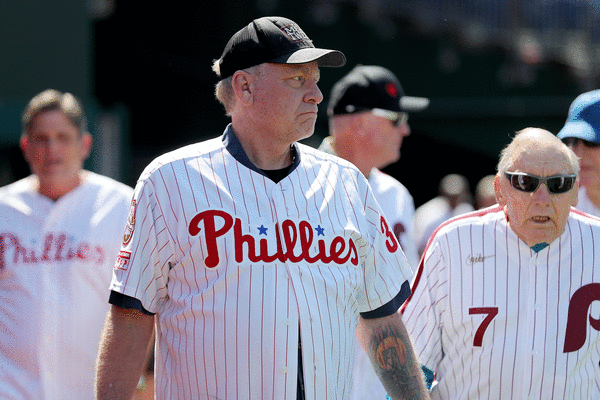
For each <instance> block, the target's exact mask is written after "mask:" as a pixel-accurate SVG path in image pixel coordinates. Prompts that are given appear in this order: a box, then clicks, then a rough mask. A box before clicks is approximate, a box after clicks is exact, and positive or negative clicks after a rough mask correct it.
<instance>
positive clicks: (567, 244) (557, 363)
mask: <svg viewBox="0 0 600 400" xmlns="http://www.w3.org/2000/svg"><path fill="white" fill-rule="evenodd" d="M599 245H600V221H599V220H598V219H596V218H593V217H590V216H587V215H585V214H583V213H581V212H579V211H577V210H575V209H572V212H571V214H570V217H569V219H568V222H567V226H566V229H565V232H564V233H563V235H562V236H560V237H559V238H558V239H556V240H555V241H554V242H552V243H551V244H550V245H549V246H548V247H546V248H545V249H543V250H541V251H539V252H538V253H536V252H534V251H533V250H531V249H530V248H529V247H528V246H527V245H526V244H525V243H524V242H523V241H522V240H520V239H519V238H518V237H517V236H516V235H515V233H514V232H513V231H512V230H511V229H510V228H509V227H508V225H507V223H506V218H505V216H504V212H503V211H502V210H501V208H500V207H499V206H494V207H491V208H488V209H484V210H482V211H478V212H474V213H471V214H467V215H465V216H460V217H457V218H455V219H453V220H451V221H450V222H448V223H446V224H443V225H442V226H441V227H440V228H439V229H438V230H437V231H436V232H435V233H434V235H433V236H432V239H431V240H430V242H429V244H428V248H427V250H426V254H425V256H424V258H423V260H422V261H421V265H420V267H419V271H418V272H417V276H416V278H415V281H414V282H413V296H412V297H411V298H410V299H409V300H408V302H407V303H405V305H404V306H403V308H402V311H403V313H404V314H403V319H404V321H405V324H406V326H407V329H408V330H409V332H410V334H411V336H412V338H413V339H414V343H415V352H416V353H417V356H418V357H419V358H420V361H421V362H422V363H423V364H425V365H427V366H428V367H430V368H432V369H433V370H434V371H435V372H436V374H437V380H438V381H439V384H438V386H437V388H436V389H435V390H434V392H433V396H432V398H434V399H544V400H545V399H574V400H575V399H600V365H599V362H600V323H598V322H597V321H596V320H598V318H600V284H599V283H598V282H600V254H598V251H597V249H598V248H599V247H598V246H599ZM579 289H582V291H583V292H586V293H587V300H586V301H587V302H586V301H581V298H582V296H580V295H577V291H578V290H579ZM582 291H580V292H579V293H582ZM574 310H576V311H574ZM588 317H589V320H588ZM594 321H596V322H594ZM573 326H577V327H578V329H576V330H575V331H577V332H575V331H569V333H567V331H568V327H573ZM575 333H576V334H575ZM582 335H583V342H582V343H581V346H580V347H579V348H577V346H578V345H575V346H573V344H574V343H576V342H577V339H582ZM568 346H571V347H572V349H569V350H567V347H568Z"/></svg>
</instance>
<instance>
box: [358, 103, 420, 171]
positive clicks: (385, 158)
mask: <svg viewBox="0 0 600 400" xmlns="http://www.w3.org/2000/svg"><path fill="white" fill-rule="evenodd" d="M392 114H394V113H392ZM361 116H362V119H361V126H360V129H361V131H362V134H363V135H364V137H363V140H362V143H363V144H364V148H362V149H361V150H362V151H363V152H364V153H365V154H368V155H370V156H371V157H372V158H373V160H374V162H373V164H374V165H377V168H384V167H386V166H388V165H390V164H393V163H395V162H396V161H398V160H399V159H400V148H401V147H402V142H403V140H404V138H405V137H407V136H408V135H410V127H409V126H408V123H407V122H405V123H401V124H398V125H396V124H395V123H394V121H393V120H392V118H390V117H385V116H382V115H376V114H373V113H372V112H371V111H365V112H362V113H361Z"/></svg>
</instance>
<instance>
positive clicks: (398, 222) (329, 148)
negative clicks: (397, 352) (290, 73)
mask: <svg viewBox="0 0 600 400" xmlns="http://www.w3.org/2000/svg"><path fill="white" fill-rule="evenodd" d="M332 143H333V137H332V136H328V137H326V138H325V139H324V140H323V142H322V143H321V145H320V146H319V150H322V151H325V152H327V153H329V154H334V155H335V150H334V149H333V145H332ZM368 181H369V185H371V189H373V195H374V196H375V198H376V199H377V202H378V203H379V205H380V206H381V209H382V210H383V213H384V214H385V218H386V219H387V220H388V222H389V223H390V226H391V227H392V230H393V232H394V234H395V235H396V237H397V238H398V241H399V243H400V246H401V247H402V251H403V252H404V255H405V256H406V259H407V260H408V262H409V264H410V266H411V267H412V268H416V266H417V264H418V262H419V256H418V253H417V243H416V241H415V237H414V230H413V219H414V216H415V204H414V201H413V198H412V196H411V194H410V192H409V191H408V189H407V188H406V187H405V186H404V185H403V184H402V183H400V182H399V181H398V180H397V179H395V178H393V177H392V176H390V175H388V174H386V173H383V172H381V171H380V170H379V169H377V168H373V169H372V170H371V172H370V173H369V178H368ZM355 348H356V349H355V356H354V369H353V381H354V382H353V385H352V390H351V394H350V399H351V400H371V399H377V398H379V399H385V395H386V390H385V388H384V387H383V384H382V383H381V381H380V380H379V377H378V376H377V374H376V373H375V370H374V369H373V367H372V366H371V360H370V359H369V356H367V354H366V353H365V351H364V350H363V348H362V346H361V345H360V343H359V342H358V341H357V342H356V345H355Z"/></svg>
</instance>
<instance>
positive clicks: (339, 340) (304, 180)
mask: <svg viewBox="0 0 600 400" xmlns="http://www.w3.org/2000/svg"><path fill="white" fill-rule="evenodd" d="M232 141H235V142H236V143H237V139H236V138H235V136H233V133H232V131H231V129H230V127H228V129H226V131H225V135H224V136H223V137H222V138H216V139H211V140H208V141H205V142H202V143H198V144H195V145H190V146H187V147H184V148H182V149H179V150H176V151H174V152H171V153H168V154H166V155H164V156H161V157H159V158H158V159H156V160H155V161H154V162H153V163H151V164H150V165H149V166H148V167H147V168H146V170H145V171H144V172H143V174H142V176H141V177H140V180H139V181H138V184H137V186H136V189H135V195H134V201H135V204H134V206H135V207H134V209H135V213H134V214H130V217H129V224H128V228H127V229H126V234H125V239H124V246H123V247H122V250H121V252H120V255H119V260H118V261H117V264H116V266H115V273H114V277H113V282H112V284H111V289H112V290H114V291H117V292H120V293H123V294H125V295H128V296H131V297H134V298H137V299H139V300H140V301H141V303H142V305H143V307H144V308H145V309H146V310H148V311H150V312H153V313H156V314H157V325H156V328H157V329H156V334H157V348H156V363H155V371H156V395H157V398H165V399H167V398H169V399H175V398H176V399H209V398H210V399H236V398H237V399H295V398H296V382H297V366H298V330H299V329H298V326H300V331H301V332H300V333H301V337H302V352H303V367H304V379H305V393H306V398H307V399H345V398H347V396H348V391H349V387H350V383H351V382H350V381H351V366H352V358H353V351H354V342H355V329H356V326H357V323H358V318H359V312H366V311H369V310H374V309H377V308H379V307H380V306H382V305H384V304H386V303H388V302H389V301H390V300H391V299H393V298H394V297H395V296H397V294H398V293H400V291H401V287H402V284H403V283H405V282H406V281H407V279H410V277H411V276H412V273H411V270H410V268H409V266H408V264H407V263H406V259H405V257H404V255H403V253H402V250H401V249H400V247H399V246H398V244H397V241H396V239H395V237H394V235H393V233H392V232H391V230H390V228H388V226H387V222H386V221H385V219H384V218H383V217H382V216H381V214H382V213H381V211H380V209H379V205H378V204H377V202H376V201H375V199H374V197H373V196H372V194H371V192H370V189H369V186H368V184H367V181H366V180H365V179H364V177H363V176H362V175H361V174H360V172H359V171H358V170H357V169H356V168H355V167H354V166H352V165H351V164H349V163H347V162H346V161H344V160H341V159H338V158H337V157H333V156H330V155H327V154H325V153H323V152H320V151H317V150H314V149H312V148H310V147H307V146H304V145H301V144H296V145H295V147H296V149H297V156H296V161H295V163H296V165H297V166H296V167H295V168H294V169H293V170H292V171H291V172H290V174H289V175H288V176H287V177H286V178H285V179H283V180H282V181H280V182H279V183H274V182H273V181H271V180H270V179H268V178H266V177H265V176H264V175H263V174H262V173H260V172H259V170H257V169H256V167H253V166H251V164H250V163H249V161H248V160H247V157H246V156H245V154H243V151H242V152H241V153H240V152H239V149H241V147H239V149H237V150H236V148H235V147H236V146H232V145H231V143H232ZM238 146H239V143H238ZM232 151H233V154H232ZM406 285H408V284H406Z"/></svg>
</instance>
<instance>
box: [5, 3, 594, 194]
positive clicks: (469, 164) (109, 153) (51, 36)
mask: <svg viewBox="0 0 600 400" xmlns="http://www.w3.org/2000/svg"><path fill="white" fill-rule="evenodd" d="M264 15H282V16H286V17H288V18H291V19H293V20H295V21H296V22H298V23H299V24H300V26H301V27H302V28H303V29H304V30H305V31H306V32H307V34H308V35H309V36H310V38H311V39H313V41H314V42H315V43H316V44H317V46H319V47H329V48H335V49H339V50H342V51H343V52H344V53H345V54H346V56H347V58H348V64H347V65H346V66H345V67H343V68H340V69H325V70H323V71H322V75H321V76H322V80H321V89H322V91H323V94H324V96H325V102H327V100H328V97H329V91H330V89H331V86H332V85H333V83H334V82H335V81H336V80H337V79H339V78H340V77H341V76H342V75H343V74H345V73H346V72H347V71H349V70H350V69H351V68H352V67H353V66H354V65H356V64H380V65H383V66H385V67H387V68H389V69H391V70H392V71H394V73H395V74H396V75H397V76H398V77H399V78H400V81H401V83H402V85H403V87H404V90H405V92H406V93H407V94H408V95H415V96H426V97H429V98H430V99H431V105H430V107H429V109H428V110H426V111H425V112H422V113H420V114H415V115H412V116H411V120H410V125H411V128H412V132H413V133H412V135H411V136H410V137H409V138H407V139H406V140H405V142H404V145H403V149H402V159H401V160H400V161H399V162H398V163H396V164H395V165H393V166H390V167H388V168H386V170H385V171H386V172H388V173H390V174H392V175H393V176H395V177H396V178H398V179H399V180H400V181H401V182H403V183H404V184H405V185H406V186H407V187H408V189H409V190H410V191H411V193H412V194H413V197H414V199H415V204H416V205H417V206H418V205H420V204H422V203H423V202H425V201H426V200H428V199H430V198H431V197H433V196H435V195H436V193H437V185H438V182H439V180H440V179H441V177H442V176H444V175H446V174H448V173H460V174H463V175H465V176H466V177H467V178H468V179H469V181H470V182H471V187H472V189H473V188H474V186H475V184H476V182H477V181H478V180H479V178H481V177H483V176H484V175H486V174H489V173H493V172H494V168H495V164H496V162H497V155H498V152H499V151H500V149H501V148H502V147H503V146H504V145H505V144H506V143H508V141H509V139H510V137H511V135H512V134H513V133H514V132H515V131H516V130H519V129H522V128H524V127H526V126H537V127H542V128H545V129H548V130H550V131H552V132H554V133H556V132H557V131H558V130H559V129H560V127H561V126H562V124H563V122H564V121H565V118H566V114H567V111H568V107H569V104H570V103H571V101H572V100H573V99H574V98H575V97H576V96H577V95H578V94H580V93H581V92H584V91H588V90H592V89H596V88H598V87H599V85H598V83H599V80H600V76H599V75H600V62H599V61H600V5H599V3H598V1H597V0H313V1H304V0H297V1H295V2H289V1H282V0H227V1H208V0H201V1H196V2H155V3H152V2H132V1H124V0H54V1H52V2H48V1H45V0H28V1H3V2H1V3H0V184H2V185H3V184H6V183H9V182H11V181H13V180H15V179H18V178H20V177H23V176H25V175H27V174H28V173H29V171H28V169H27V165H26V164H25V163H24V161H23V160H22V157H21V154H20V151H19V149H18V139H19V135H20V129H21V128H20V115H21V111H22V109H23V107H24V106H25V103H26V101H27V100H28V99H29V98H30V97H31V96H33V95H34V94H36V93H38V92H40V91H42V90H44V89H46V88H55V89H58V90H61V91H69V92H72V93H73V94H75V95H77V96H78V97H79V98H80V99H81V100H82V101H83V102H84V103H85V105H86V111H87V114H88V117H89V118H88V119H89V122H90V131H91V132H92V133H93V134H94V136H95V141H96V142H95V143H96V144H95V148H94V152H93V154H92V157H91V158H90V160H89V162H88V164H87V165H86V166H87V167H88V168H90V169H93V170H95V171H97V172H100V173H103V174H106V175H109V176H112V177H115V178H117V179H119V180H121V181H123V182H125V183H128V184H130V185H134V184H135V181H136V179H137V177H138V176H139V174H140V172H141V171H142V169H143V168H144V167H145V165H146V164H147V163H148V162H149V161H151V160H152V159H153V158H154V157H156V156H157V155H159V154H161V153H164V152H165V151H168V150H171V149H174V148H176V147H179V146H181V145H184V144H188V143H193V142H196V141H199V140H203V139H206V138H209V137H214V136H217V135H220V134H221V133H222V131H223V129H224V127H225V125H226V124H227V122H228V119H227V118H226V117H225V116H224V113H223V110H222V108H221V107H220V105H219V104H218V103H217V102H216V100H214V97H213V94H212V93H213V86H214V84H215V83H216V76H215V75H214V74H213V72H212V71H211V68H210V67H211V63H212V60H213V59H215V58H218V57H219V56H220V53H221V51H222V49H223V47H224V45H225V43H226V41H227V39H228V38H229V37H230V36H231V35H232V34H233V33H234V32H235V31H236V30H238V29H239V28H241V27H242V26H243V25H245V24H247V23H249V22H250V21H251V20H252V19H253V18H256V17H260V16H264ZM325 108H326V107H325V104H323V105H322V106H321V110H320V112H319V119H318V121H317V127H316V133H315V135H314V136H313V138H311V139H310V140H308V141H307V142H308V143H309V144H312V145H317V144H318V143H319V142H320V140H321V139H322V138H323V137H324V136H326V135H327V119H326V115H325Z"/></svg>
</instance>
